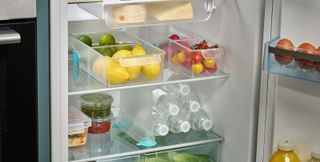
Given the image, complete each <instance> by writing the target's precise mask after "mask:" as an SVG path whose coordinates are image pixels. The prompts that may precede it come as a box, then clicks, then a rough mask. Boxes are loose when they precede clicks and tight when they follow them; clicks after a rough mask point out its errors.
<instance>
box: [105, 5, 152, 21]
mask: <svg viewBox="0 0 320 162" xmlns="http://www.w3.org/2000/svg"><path fill="white" fill-rule="evenodd" d="M111 12H112V22H114V23H138V22H143V21H145V20H146V17H147V16H146V15H147V11H146V7H145V5H141V4H140V5H136V4H134V5H121V6H112V11H111Z"/></svg>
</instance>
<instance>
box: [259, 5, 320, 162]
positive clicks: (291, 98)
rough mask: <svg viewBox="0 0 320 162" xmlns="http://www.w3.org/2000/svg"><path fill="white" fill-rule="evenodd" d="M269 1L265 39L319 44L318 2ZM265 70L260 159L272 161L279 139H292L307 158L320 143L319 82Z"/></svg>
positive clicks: (317, 45) (297, 43)
mask: <svg viewBox="0 0 320 162" xmlns="http://www.w3.org/2000/svg"><path fill="white" fill-rule="evenodd" d="M270 2H271V1H270ZM270 2H269V3H268V2H267V6H268V7H266V8H267V10H266V15H269V16H266V17H267V18H266V21H265V31H264V32H265V33H264V34H265V35H264V42H267V41H269V40H271V39H274V38H276V37H279V36H280V38H288V39H290V40H291V41H292V42H293V43H294V45H295V46H296V47H297V46H299V45H300V44H302V43H304V42H309V43H311V44H313V45H314V46H315V47H316V48H318V47H319V45H320V39H319V29H318V27H317V26H319V25H320V24H319V21H315V19H316V17H317V16H319V15H320V10H319V7H320V2H319V1H316V0H309V1H301V0H280V1H272V2H273V5H272V4H271V3H270ZM270 9H273V10H270ZM270 22H271V23H270ZM265 55H268V53H265ZM265 66H266V65H265ZM265 70H266V71H265V72H264V73H263V75H262V79H265V81H262V91H261V93H265V94H266V95H263V94H261V96H262V98H261V104H260V121H259V125H260V127H259V137H261V140H259V141H258V157H257V161H264V162H267V161H269V159H270V158H271V156H272V153H274V152H275V151H276V150H277V144H278V141H279V140H280V139H292V140H293V141H294V142H295V146H296V147H295V148H296V153H297V154H298V155H299V157H300V159H301V160H302V161H307V160H308V159H310V158H311V157H310V152H311V149H312V148H314V147H316V146H319V145H320V143H319V134H320V132H319V129H318V128H317V125H318V124H319V122H320V120H319V114H320V110H319V106H318V105H319V104H320V101H319V97H320V91H319V89H320V85H319V83H317V82H313V81H310V80H309V81H308V80H304V79H303V78H302V79H301V78H300V79H297V78H293V77H289V76H283V75H275V74H272V73H269V74H268V73H267V69H265ZM303 73H305V72H303ZM307 73H308V71H307ZM315 73H316V72H315ZM299 74H301V73H299ZM316 75H317V76H319V74H316ZM261 128H263V129H261ZM262 138H264V139H262ZM262 148H264V149H263V151H259V150H260V149H262Z"/></svg>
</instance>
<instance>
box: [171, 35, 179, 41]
mask: <svg viewBox="0 0 320 162" xmlns="http://www.w3.org/2000/svg"><path fill="white" fill-rule="evenodd" d="M169 38H170V39H172V40H179V39H180V37H179V35H177V34H172V35H171V36H170V37H169Z"/></svg>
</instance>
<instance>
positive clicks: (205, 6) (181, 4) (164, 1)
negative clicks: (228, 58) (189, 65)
mask: <svg viewBox="0 0 320 162" xmlns="http://www.w3.org/2000/svg"><path fill="white" fill-rule="evenodd" d="M79 6H80V7H81V8H83V9H85V10H86V11H88V12H89V13H91V14H93V15H95V16H97V17H99V18H101V19H104V20H105V23H106V25H107V26H108V27H111V28H121V27H134V26H144V25H155V24H169V23H179V22H180V23H181V22H201V21H206V20H208V19H209V18H210V17H211V16H212V13H213V12H214V11H215V4H214V0H130V1H122V0H104V1H103V2H101V3H88V4H79Z"/></svg>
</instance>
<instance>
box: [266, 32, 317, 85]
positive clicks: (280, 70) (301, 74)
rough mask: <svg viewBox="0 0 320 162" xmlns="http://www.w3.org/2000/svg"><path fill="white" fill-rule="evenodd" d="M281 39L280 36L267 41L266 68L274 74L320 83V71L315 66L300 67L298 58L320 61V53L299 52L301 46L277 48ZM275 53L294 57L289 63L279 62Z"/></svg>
mask: <svg viewBox="0 0 320 162" xmlns="http://www.w3.org/2000/svg"><path fill="white" fill-rule="evenodd" d="M279 39H280V38H275V39H272V40H270V41H268V42H267V43H266V48H265V69H267V70H268V71H269V72H270V73H273V74H277V75H282V76H289V77H292V78H296V79H301V80H307V81H312V82H317V83H319V82H320V72H318V71H317V70H316V69H315V67H313V68H312V69H302V68H301V67H299V65H298V63H297V61H296V59H303V60H308V61H313V62H320V55H313V54H308V53H304V52H299V51H298V50H299V48H296V47H294V48H293V50H292V51H291V50H285V49H280V48H277V47H276V45H277V42H278V41H279ZM301 50H303V49H301ZM275 55H282V56H291V57H293V58H294V59H293V60H292V61H291V62H290V63H289V64H279V63H278V62H277V60H276V59H275V57H274V56H275Z"/></svg>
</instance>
